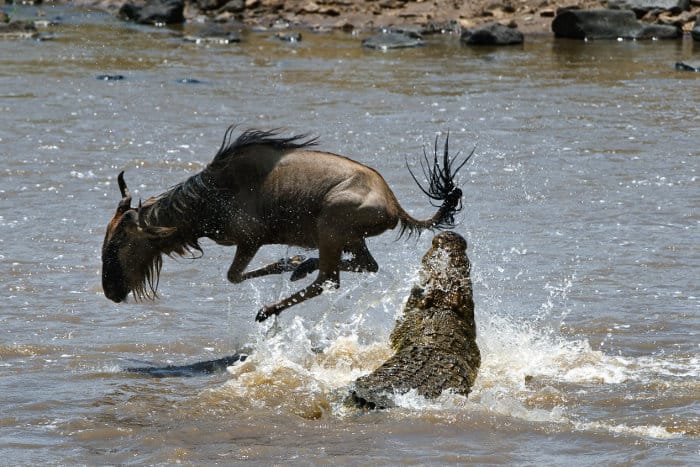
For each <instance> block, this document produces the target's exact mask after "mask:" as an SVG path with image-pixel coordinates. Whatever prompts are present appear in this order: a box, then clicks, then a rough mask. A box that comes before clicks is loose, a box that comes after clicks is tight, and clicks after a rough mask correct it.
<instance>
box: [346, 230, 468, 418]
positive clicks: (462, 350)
mask: <svg viewBox="0 0 700 467" xmlns="http://www.w3.org/2000/svg"><path fill="white" fill-rule="evenodd" d="M470 269H471V266H470V264H469V258H467V241H466V240H465V239H464V238H462V237H461V236H460V235H458V234H456V233H454V232H449V231H448V232H442V233H439V234H438V235H436V236H435V238H433V244H432V247H431V248H430V249H429V250H428V252H427V253H426V254H425V256H423V263H422V267H421V271H420V274H419V279H418V281H417V283H416V284H415V285H414V286H413V289H412V290H411V294H410V296H409V297H408V300H407V302H406V305H405V306H404V313H403V316H402V317H401V318H399V320H398V321H397V323H396V326H395V327H394V330H393V332H392V333H391V337H390V340H391V347H392V348H393V349H394V351H395V353H394V355H393V356H391V357H390V358H389V359H388V360H387V361H385V362H384V363H383V364H382V365H381V366H380V367H379V368H377V369H376V370H374V371H373V372H372V373H370V374H368V375H366V376H362V377H360V378H358V379H357V380H356V381H355V382H354V383H353V384H352V385H351V387H350V389H349V390H350V395H349V396H348V398H347V403H348V404H350V405H354V406H356V407H361V408H369V409H380V408H388V407H392V406H394V405H395V400H394V397H395V396H396V395H401V394H405V393H407V392H409V391H411V390H414V391H415V392H416V393H417V394H419V395H421V396H423V397H425V398H428V399H433V398H436V397H438V396H440V394H441V393H442V392H443V391H445V390H451V391H453V392H454V393H456V394H461V395H465V396H466V395H467V394H469V392H470V391H471V388H472V386H473V385H474V381H475V379H476V376H477V372H478V369H479V366H480V364H481V354H480V352H479V347H478V346H477V345H476V324H475V321H474V300H473V298H472V281H471V277H470Z"/></svg>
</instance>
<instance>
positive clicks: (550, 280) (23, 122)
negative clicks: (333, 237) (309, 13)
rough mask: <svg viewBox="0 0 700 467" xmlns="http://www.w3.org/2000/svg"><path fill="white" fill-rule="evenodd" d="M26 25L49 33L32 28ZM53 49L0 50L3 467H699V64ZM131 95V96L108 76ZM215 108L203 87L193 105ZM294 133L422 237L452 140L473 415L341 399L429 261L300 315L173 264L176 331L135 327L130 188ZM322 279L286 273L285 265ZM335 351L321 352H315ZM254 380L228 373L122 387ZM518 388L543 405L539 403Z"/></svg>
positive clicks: (114, 31)
mask: <svg viewBox="0 0 700 467" xmlns="http://www.w3.org/2000/svg"><path fill="white" fill-rule="evenodd" d="M19 12H20V13H21V14H26V15H30V14H32V13H33V10H19ZM46 12H47V14H48V17H53V16H57V15H60V16H61V17H62V24H61V25H60V26H57V27H55V28H53V29H52V30H51V32H52V33H53V34H54V35H55V37H54V40H51V41H45V42H33V41H21V42H0V65H1V67H0V115H1V116H2V121H1V123H2V124H1V125H0V157H2V168H1V169H0V209H1V210H0V261H1V262H0V264H1V265H2V266H1V268H2V269H1V270H0V293H1V294H2V301H1V304H0V404H1V405H0V452H1V453H2V455H3V457H4V458H5V459H6V460H8V459H9V460H10V462H9V463H10V464H24V465H37V464H105V463H108V464H170V463H175V462H184V463H195V464H231V463H237V462H253V463H259V464H270V463H280V464H297V463H301V464H316V463H339V464H343V463H347V464H351V463H352V464H357V463H361V464H393V465H395V464H403V463H410V464H415V463H417V464H448V463H468V464H515V465H555V464H561V465H564V464H567V465H568V464H571V463H576V464H577V465H599V464H606V465H610V464H613V465H658V464H671V465H692V464H697V463H698V461H699V460H700V428H699V426H700V400H699V397H698V395H699V394H700V380H699V379H698V376H699V374H700V371H699V366H700V348H699V344H700V337H699V332H700V290H698V279H697V277H698V271H699V270H700V246H699V245H700V235H699V223H700V212H699V209H700V181H699V178H698V177H699V174H698V169H699V167H700V164H699V161H700V149H699V147H698V142H699V141H700V114H698V104H697V90H698V89H699V88H698V86H699V83H700V81H698V79H700V76H696V75H695V74H687V73H680V72H677V71H675V70H674V68H673V63H674V62H676V61H678V60H693V59H695V60H697V59H698V58H699V54H700V47H699V46H698V45H694V44H692V43H691V42H690V41H689V40H687V39H686V40H684V41H682V42H681V41H679V42H645V43H637V42H617V43H607V42H606V43H583V42H569V41H554V40H553V39H552V38H550V37H549V36H534V37H528V40H527V43H526V44H525V46H524V47H514V48H505V49H490V48H486V49H469V48H464V47H461V46H460V45H459V44H458V42H457V39H456V37H454V36H452V37H440V38H431V39H429V40H428V45H427V46H426V47H424V48H420V49H413V50H401V51H395V52H391V53H378V52H375V51H365V50H363V49H362V48H361V47H360V40H361V39H362V37H363V36H362V35H357V36H353V35H347V34H313V33H309V32H306V31H302V33H303V35H304V37H303V39H304V40H303V41H302V42H301V43H298V44H287V43H282V42H277V41H274V40H271V39H270V36H271V35H272V33H246V34H244V37H243V39H244V41H243V42H242V43H241V44H238V45H230V46H211V47H206V46H197V45H194V44H186V43H183V42H182V41H181V40H180V37H179V36H180V31H178V30H175V29H172V30H171V29H150V28H141V27H134V26H129V25H124V24H122V23H119V22H117V21H115V20H113V19H112V18H110V17H109V16H106V15H103V14H96V13H92V14H87V13H85V12H76V11H73V10H69V9H57V8H56V9H55V8H47V9H46ZM102 74H121V75H123V76H124V77H125V78H126V79H124V80H121V81H100V80H97V79H96V76H98V75H102ZM183 79H190V80H191V79H196V80H199V81H200V83H199V84H184V83H182V82H181V81H180V80H183ZM231 123H240V124H241V125H243V126H244V127H260V128H273V127H285V128H288V129H289V130H290V132H295V133H298V132H310V133H312V134H314V135H318V136H320V138H321V147H322V148H323V149H326V150H330V151H333V152H339V153H341V154H344V155H347V156H350V157H352V158H355V159H357V160H359V161H361V162H364V163H367V164H369V165H372V166H374V167H376V168H377V169H378V170H379V171H380V172H381V173H383V174H384V175H385V178H386V179H387V180H388V182H389V184H390V185H391V186H392V187H393V188H394V190H395V192H396V193H397V196H398V197H399V199H400V200H401V202H402V203H403V205H404V206H405V207H406V208H407V209H408V210H409V211H410V212H412V213H414V214H416V215H419V216H427V215H429V214H431V213H432V210H433V208H431V207H430V206H429V204H428V202H427V200H426V198H425V197H424V196H423V195H422V194H421V193H420V192H419V191H418V189H417V188H416V187H415V185H414V184H413V181H412V180H411V179H410V176H409V175H408V173H407V171H406V169H405V166H404V158H405V157H408V159H409V161H412V162H416V161H417V159H418V157H419V156H420V155H421V154H422V148H423V147H424V146H426V145H428V146H429V145H430V144H431V143H432V139H433V138H434V136H435V135H436V134H437V133H439V132H443V131H446V130H450V132H451V133H450V135H451V139H450V141H451V145H452V148H453V149H454V150H455V151H456V150H458V149H462V150H463V151H470V150H471V149H472V148H473V147H474V146H476V155H475V156H474V158H473V162H472V163H470V164H469V165H468V166H467V167H466V170H465V173H464V174H463V176H462V178H461V183H462V186H463V189H464V191H465V210H464V213H463V214H462V215H461V216H460V219H459V221H460V225H459V227H458V229H457V230H458V231H459V232H461V233H462V234H464V235H465V236H466V237H467V238H468V240H469V244H470V250H469V255H470V258H471V261H472V264H473V270H474V273H473V274H474V276H473V279H474V288H475V300H476V307H477V308H476V315H477V324H478V332H479V338H478V343H479V346H480V347H481V351H482V361H483V363H482V368H481V371H480V374H479V377H478V380H477V383H476V386H475V388H474V392H473V393H472V394H471V395H470V396H469V398H468V399H465V398H463V397H459V396H454V395H449V394H445V395H443V396H442V397H441V398H440V399H439V400H437V401H425V400H422V399H420V398H419V397H416V396H414V395H411V394H409V395H407V396H405V397H403V398H401V400H399V408H398V409H394V410H390V411H384V412H379V413H368V414H362V415H358V414H357V413H355V412H353V411H350V410H348V409H346V408H344V406H343V405H342V399H343V396H344V394H345V392H344V387H345V385H346V384H348V383H349V382H350V381H352V380H354V379H355V378H356V377H358V376H359V375H361V374H364V373H366V372H369V371H371V369H372V368H373V367H375V366H376V365H378V364H379V363H380V362H381V361H382V360H383V359H384V358H386V356H387V355H388V352H389V351H388V348H387V344H386V343H387V339H388V335H389V333H390V331H391V329H392V327H393V323H394V319H395V318H396V316H397V314H398V313H399V312H400V310H401V307H402V305H403V302H404V300H405V298H406V296H407V293H408V290H409V288H410V286H411V283H412V280H413V278H414V277H415V275H416V271H417V268H418V265H419V258H420V256H421V255H422V253H423V252H424V251H425V250H426V249H427V248H428V245H429V242H430V239H431V235H430V234H425V235H423V236H422V237H421V238H420V239H418V240H415V239H411V240H405V239H402V240H399V241H396V234H395V233H387V234H385V235H383V236H381V237H378V238H375V239H372V240H371V241H370V242H369V244H370V248H371V249H372V250H373V252H374V253H375V256H376V258H377V260H378V261H379V263H380V265H381V270H380V272H378V273H377V274H374V275H372V274H369V275H352V274H344V275H343V276H342V287H341V289H340V290H338V291H335V292H332V293H328V294H326V295H324V296H322V297H319V298H317V299H314V300H312V301H310V302H307V303H305V304H303V305H301V306H298V307H296V308H292V309H290V310H288V311H286V312H285V313H284V314H283V315H282V316H281V317H280V319H279V321H278V323H277V324H276V325H275V324H273V323H265V324H263V325H260V324H256V323H255V322H254V321H253V317H254V316H255V313H256V311H257V310H258V308H260V307H261V306H262V305H263V304H265V303H270V302H271V301H273V300H276V299H278V298H279V297H281V296H284V295H285V294H288V293H290V292H291V291H293V290H295V289H296V288H297V287H298V284H296V283H294V284H290V283H289V282H288V278H287V276H281V277H271V278H266V279H256V280H253V281H249V282H247V283H243V284H239V285H232V284H229V283H227V281H226V279H225V275H226V271H227V269H228V266H229V263H230V260H231V259H232V256H233V252H234V249H233V248H224V247H220V246H216V245H214V244H212V243H211V242H204V248H205V256H204V257H203V258H202V259H199V260H187V259H180V260H170V259H168V260H166V262H165V265H164V268H163V275H162V277H161V283H160V289H159V291H160V294H161V299H160V300H159V301H157V302H155V303H140V304H137V303H133V302H132V303H129V304H122V305H116V304H114V303H112V302H109V301H108V300H107V299H106V298H105V297H104V296H103V295H102V291H101V287H100V246H101V243H102V237H103V234H104V228H105V226H106V223H107V221H108V220H109V218H110V217H111V215H112V213H113V211H114V209H115V208H116V204H117V202H118V201H119V193H118V189H117V186H116V180H115V178H116V175H117V173H118V171H120V170H126V177H127V181H128V183H129V184H130V187H131V189H132V193H133V194H134V195H135V197H142V198H146V197H148V196H151V195H154V194H158V193H160V192H162V191H163V190H164V189H166V188H167V187H169V186H171V185H173V184H175V183H177V182H179V181H181V180H183V179H184V178H186V177H187V176H189V175H191V174H194V173H196V172H197V171H198V170H200V169H201V168H202V167H203V166H204V164H206V163H207V162H208V161H209V160H210V158H211V157H212V156H213V154H214V153H215V151H216V149H217V148H218V146H219V143H220V140H221V138H222V136H223V132H224V130H225V128H226V127H227V126H228V125H229V124H231ZM297 253H304V252H301V251H296V250H295V249H292V248H287V247H268V248H266V249H264V250H263V251H262V252H261V253H260V254H259V256H258V258H256V260H255V263H256V264H265V263H267V262H269V261H272V260H275V259H277V258H280V257H282V256H286V255H290V254H297ZM319 348H320V349H323V352H322V353H319V352H318V349H319ZM239 350H246V351H248V352H251V354H252V357H251V358H250V359H249V360H248V361H246V362H245V363H242V364H239V365H235V366H234V367H232V368H230V369H229V372H228V373H219V374H216V375H210V376H198V377H193V378H176V377H173V378H162V379H157V378H150V377H148V376H144V375H135V374H129V373H125V372H124V371H123V370H124V369H125V368H128V367H131V366H145V365H148V364H153V365H167V364H177V365H181V364H185V363H192V362H197V361H203V360H208V359H213V358H218V357H222V356H225V355H230V354H233V353H235V352H236V351H239ZM526 377H527V378H526Z"/></svg>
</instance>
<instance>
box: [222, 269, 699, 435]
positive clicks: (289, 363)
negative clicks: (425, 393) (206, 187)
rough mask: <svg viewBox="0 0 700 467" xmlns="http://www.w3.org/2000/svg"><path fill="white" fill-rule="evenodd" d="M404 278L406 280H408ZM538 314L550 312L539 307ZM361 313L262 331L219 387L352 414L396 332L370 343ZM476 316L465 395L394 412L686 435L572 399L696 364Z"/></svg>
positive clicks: (690, 369)
mask: <svg viewBox="0 0 700 467" xmlns="http://www.w3.org/2000/svg"><path fill="white" fill-rule="evenodd" d="M409 275H411V276H412V277H411V279H412V278H413V277H414V276H415V274H414V273H411V274H409ZM407 279H408V278H407ZM369 280H371V279H369ZM411 282H412V280H410V281H408V283H409V284H410V283H411ZM358 287H359V288H361V286H357V285H356V286H355V289H357V288H358ZM351 288H352V287H351ZM404 288H405V290H395V291H394V292H393V293H392V294H389V295H390V297H389V298H385V299H384V302H383V303H382V305H381V306H382V307H389V308H391V307H393V308H394V309H398V310H399V311H400V310H401V309H402V307H403V302H404V299H405V295H406V294H407V291H408V288H409V286H408V285H407V286H405V287H400V288H399V289H404ZM344 293H348V294H349V293H354V294H356V295H362V291H361V290H360V291H358V290H354V291H353V290H351V291H345V292H338V291H334V292H332V293H331V294H329V296H327V297H326V298H325V300H329V301H330V302H332V303H333V304H334V306H335V307H339V308H342V307H343V306H342V301H343V299H342V296H343V294H344ZM355 298H357V297H355ZM359 302H361V303H364V304H365V305H367V304H369V303H374V304H375V305H376V303H375V302H377V300H374V299H371V298H368V297H364V298H360V300H359ZM369 308H371V306H370V307H369ZM544 308H551V307H550V306H549V305H546V304H545V306H544ZM367 309H368V308H367V307H365V308H362V309H358V308H354V310H357V311H354V312H351V313H349V316H347V317H346V319H345V320H344V322H342V323H340V324H339V323H338V322H337V321H335V322H333V323H330V322H331V321H332V320H329V319H322V320H319V321H315V320H313V321H312V320H311V319H304V318H303V317H301V316H295V317H294V318H293V319H292V320H291V322H289V323H288V324H285V325H284V327H282V326H277V325H269V326H268V328H267V329H265V330H262V329H261V331H260V332H259V334H258V336H257V340H256V342H255V343H254V344H253V348H254V352H253V355H252V356H251V358H250V359H249V360H248V361H246V362H244V363H241V364H237V365H235V366H234V367H231V368H229V372H230V373H231V375H232V378H231V379H230V380H229V381H228V382H227V383H226V384H225V386H224V388H221V390H223V391H225V392H227V393H229V394H231V393H235V394H237V395H239V396H245V397H246V400H248V401H257V402H256V403H257V404H262V405H263V406H266V407H280V405H278V404H281V407H283V408H285V407H286V409H288V410H292V411H294V412H295V413H297V414H299V415H301V416H304V417H311V418H316V417H319V416H323V414H333V415H334V416H341V417H342V416H344V415H346V414H347V413H349V412H348V408H347V407H345V406H344V405H343V400H344V398H345V396H346V394H347V393H346V391H345V388H346V387H347V386H348V385H349V384H350V383H351V382H352V381H354V380H355V379H357V378H358V377H360V376H362V375H364V374H367V373H369V372H371V371H372V370H373V369H374V368H376V367H377V366H379V365H380V364H381V363H382V362H383V361H384V360H386V359H387V358H388V357H389V356H390V354H391V350H390V348H389V345H388V335H389V333H390V332H391V328H392V327H393V326H389V327H386V328H383V329H377V328H375V329H374V335H375V336H376V337H375V339H374V340H372V341H369V342H368V341H367V335H366V334H363V331H362V330H365V331H366V329H365V328H366V326H364V325H363V324H365V318H366V314H367ZM336 311H337V310H336ZM344 311H345V312H346V313H347V310H344ZM374 311H375V312H376V310H374ZM540 312H541V310H540ZM476 316H477V326H478V339H477V342H478V345H479V348H480V349H481V353H482V364H481V368H480V370H479V375H478V377H477V380H476V384H475V386H474V387H473V390H472V393H471V394H470V395H469V397H468V398H466V397H463V396H460V395H456V394H452V393H450V392H447V393H444V394H443V395H442V396H440V397H439V398H438V399H436V400H426V399H425V398H423V397H422V396H420V395H418V394H417V393H416V392H415V391H410V392H408V393H406V394H403V395H399V396H395V397H394V400H395V402H396V404H397V406H398V407H400V408H401V409H404V410H407V411H409V412H413V413H426V412H427V413H436V414H440V413H445V414H447V413H450V412H452V411H454V410H461V411H465V412H466V413H473V414H477V415H484V416H494V415H496V416H502V417H509V418H514V419H518V420H521V421H523V422H526V423H544V424H554V425H555V426H557V425H558V426H561V427H562V429H565V430H574V431H585V432H597V431H607V432H610V433H614V434H624V435H632V436H642V437H648V438H654V439H668V438H674V437H679V436H682V433H683V431H681V432H680V433H679V432H672V431H669V430H668V429H667V428H666V427H664V426H661V425H655V424H635V423H632V422H628V421H624V422H622V423H620V422H619V420H617V419H615V420H613V419H610V420H590V419H589V420H586V419H585V416H582V415H580V414H578V413H576V412H577V410H576V403H574V402H573V401H572V399H573V400H575V401H577V402H580V401H581V399H583V400H584V401H586V398H587V397H589V396H591V394H596V393H603V394H605V393H606V391H609V389H607V388H608V387H609V386H611V385H621V384H630V383H636V384H641V383H646V382H649V381H653V380H663V379H667V378H669V377H675V378H680V379H682V380H684V381H685V380H687V379H688V378H690V379H691V380H695V379H697V376H698V364H697V363H698V362H697V359H696V358H687V359H672V360H669V359H664V358H659V357H654V356H645V357H639V358H633V357H624V356H611V355H607V354H606V353H605V352H603V351H601V350H595V349H593V348H592V347H591V345H590V344H589V342H588V341H587V340H586V339H583V338H579V339H575V338H566V337H563V336H561V335H559V334H558V333H557V331H556V330H555V329H553V328H551V327H549V326H546V325H543V324H541V320H538V321H540V323H539V324H531V323H524V322H521V321H520V320H519V319H516V318H513V317H510V316H506V315H503V314H499V313H497V312H494V311H493V310H489V309H480V310H479V309H477V311H476ZM360 334H362V336H360ZM290 394H292V396H289V395H290ZM291 401H296V402H291ZM251 403H252V402H251ZM584 403H586V402H584ZM294 404H298V405H297V406H294ZM446 416H447V415H446Z"/></svg>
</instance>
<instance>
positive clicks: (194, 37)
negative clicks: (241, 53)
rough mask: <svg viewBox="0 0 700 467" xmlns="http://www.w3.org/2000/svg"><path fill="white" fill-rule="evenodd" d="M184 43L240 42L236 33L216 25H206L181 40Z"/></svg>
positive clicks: (239, 37)
mask: <svg viewBox="0 0 700 467" xmlns="http://www.w3.org/2000/svg"><path fill="white" fill-rule="evenodd" d="M182 39H183V40H184V41H185V42H194V43H195V44H233V43H236V42H240V41H241V36H239V35H238V32H236V31H232V30H229V29H226V28H225V27H223V26H220V25H218V24H207V25H206V26H205V27H204V28H202V29H200V30H199V31H196V32H194V33H192V34H188V35H186V36H184V37H183V38H182Z"/></svg>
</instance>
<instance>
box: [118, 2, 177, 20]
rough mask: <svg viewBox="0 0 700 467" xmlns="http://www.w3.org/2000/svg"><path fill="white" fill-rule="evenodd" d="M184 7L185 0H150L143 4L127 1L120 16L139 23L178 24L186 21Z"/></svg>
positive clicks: (120, 11) (120, 10)
mask: <svg viewBox="0 0 700 467" xmlns="http://www.w3.org/2000/svg"><path fill="white" fill-rule="evenodd" d="M184 9H185V0H148V1H147V2H146V4H145V5H143V6H138V5H135V4H133V3H131V2H127V3H125V4H124V5H122V7H121V8H120V9H119V13H118V16H119V17H120V18H122V19H125V20H127V21H134V22H136V23H139V24H156V25H158V24H178V23H184V22H185V15H184Z"/></svg>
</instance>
